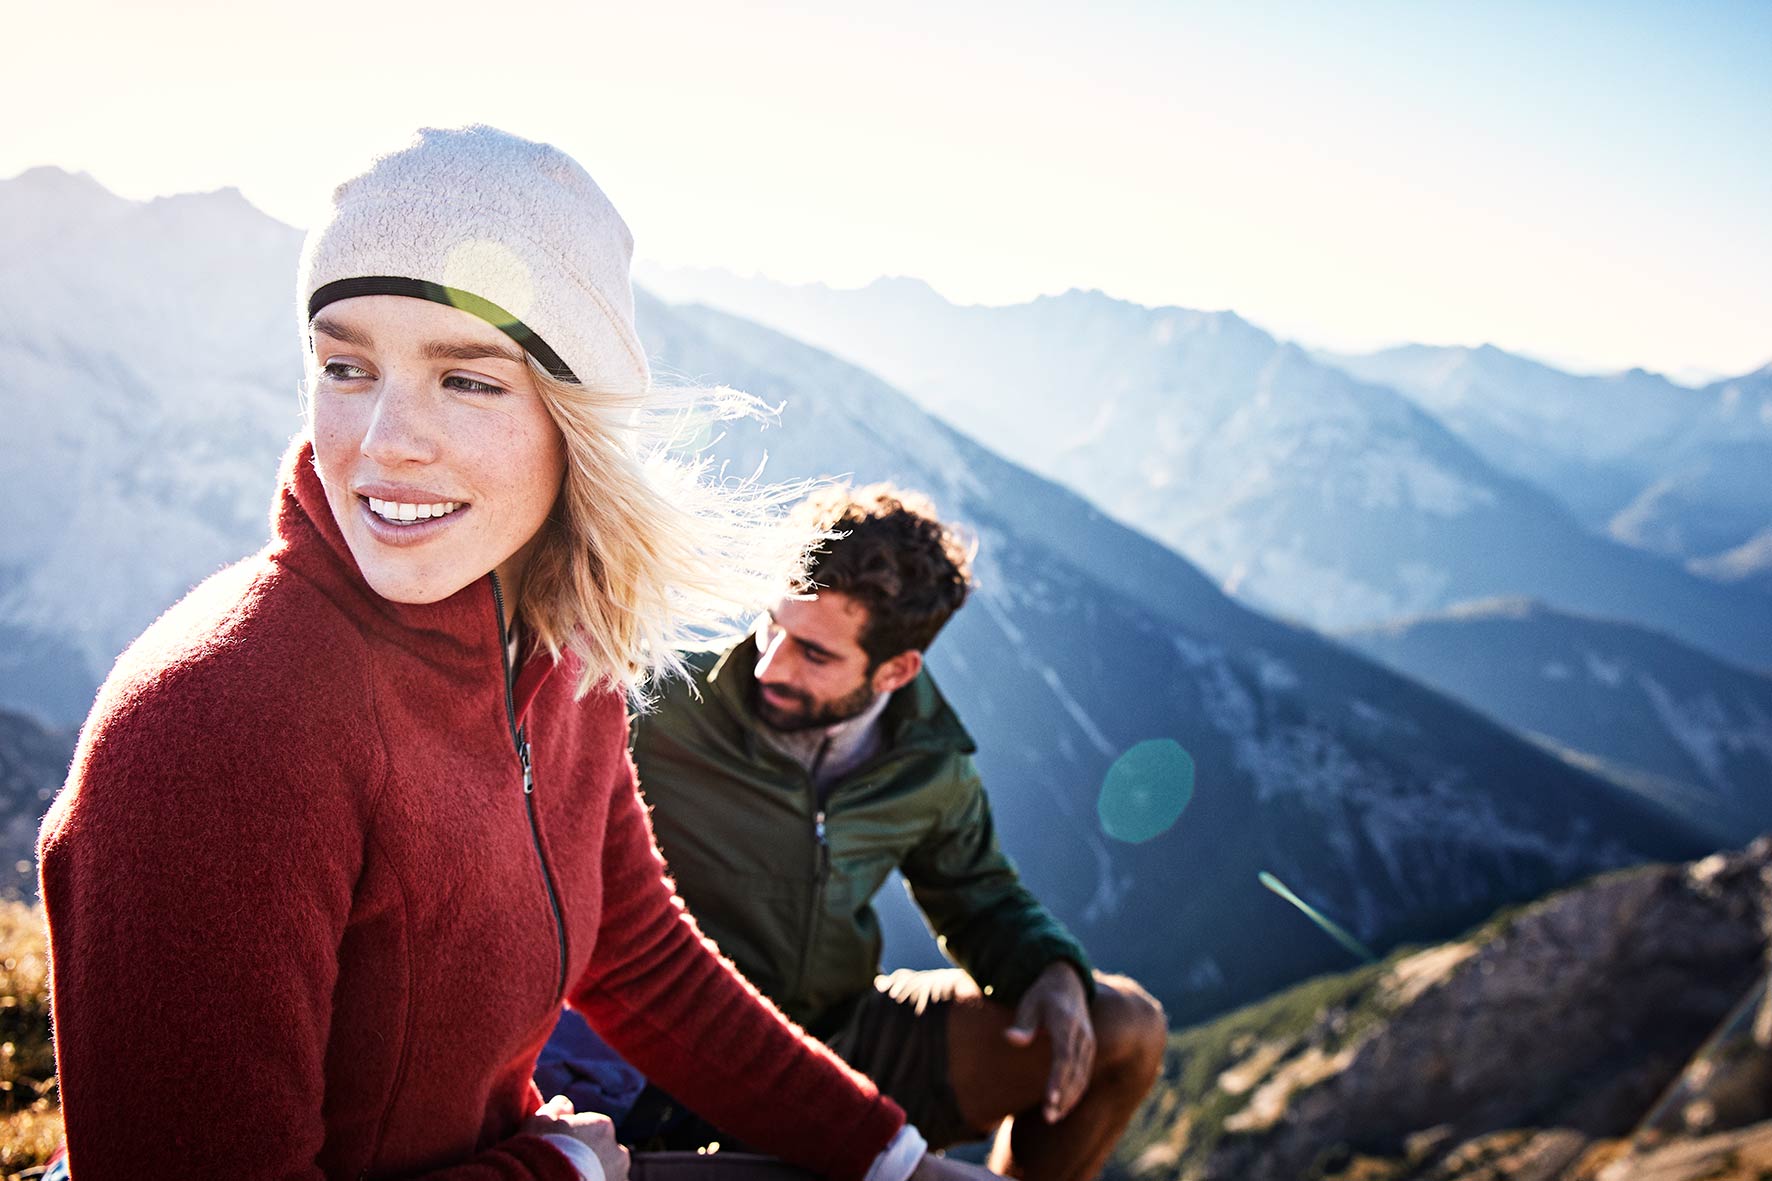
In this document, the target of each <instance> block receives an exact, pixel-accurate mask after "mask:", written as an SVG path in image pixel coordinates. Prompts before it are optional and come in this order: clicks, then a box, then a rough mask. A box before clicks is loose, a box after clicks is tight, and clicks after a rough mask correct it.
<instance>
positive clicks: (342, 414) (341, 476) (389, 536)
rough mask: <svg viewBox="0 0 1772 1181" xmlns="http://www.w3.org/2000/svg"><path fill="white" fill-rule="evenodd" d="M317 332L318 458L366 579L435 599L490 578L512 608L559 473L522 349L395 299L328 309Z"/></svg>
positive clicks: (440, 312)
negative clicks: (499, 584)
mask: <svg viewBox="0 0 1772 1181" xmlns="http://www.w3.org/2000/svg"><path fill="white" fill-rule="evenodd" d="M312 335H313V349H314V360H315V369H316V371H317V378H316V381H315V385H314V393H313V408H312V415H313V424H312V425H313V434H314V455H315V458H316V461H317V467H318V469H319V472H320V481H321V483H322V484H323V485H324V486H325V488H326V500H327V503H328V504H330V505H331V506H332V515H333V516H334V518H336V519H337V521H338V524H339V528H340V529H341V530H342V531H343V533H344V536H345V542H346V543H347V544H348V545H349V546H350V548H351V554H352V556H353V557H355V558H356V559H357V565H358V566H359V567H361V568H362V570H363V576H364V577H365V578H366V579H368V581H369V585H370V586H371V587H373V588H374V589H375V591H376V593H377V594H379V595H381V596H382V597H384V598H387V599H391V600H393V601H394V602H397V603H434V602H436V601H438V600H439V599H446V598H448V597H449V596H450V595H452V594H454V593H455V592H456V591H458V590H460V589H461V588H462V587H464V586H467V585H468V584H469V583H470V582H473V581H474V580H475V579H477V578H483V577H485V576H486V574H487V572H488V571H491V570H497V571H498V573H499V579H500V581H501V582H503V583H504V584H505V589H506V596H507V602H510V601H512V600H514V598H515V592H516V588H517V586H518V585H519V584H520V582H521V579H522V574H523V567H524V565H525V564H526V562H527V560H528V557H529V553H530V551H531V549H532V548H533V544H532V543H533V542H534V541H535V540H536V538H537V536H538V535H539V533H540V531H541V528H542V525H543V524H544V523H545V522H546V521H547V518H548V514H549V512H550V511H551V510H552V509H553V506H554V501H555V499H556V498H557V497H558V495H559V492H560V481H561V478H562V476H563V475H564V473H565V471H566V448H565V443H564V441H563V440H562V439H561V436H560V431H559V429H558V428H556V427H555V426H554V424H553V421H552V420H551V419H550V418H549V417H548V412H547V409H546V407H544V406H543V404H542V400H541V395H540V393H539V391H537V389H536V387H535V383H534V381H533V380H532V379H531V377H530V372H529V365H528V363H527V362H526V361H525V360H524V356H523V351H522V348H521V347H520V346H519V345H517V344H516V342H514V341H512V340H511V338H510V337H508V336H506V335H505V334H504V333H502V332H500V331H499V330H498V329H496V328H494V327H493V326H492V325H490V324H488V323H486V322H485V321H484V320H481V319H480V318H479V317H477V316H473V315H470V314H469V313H467V312H464V311H461V310H460V309H459V308H452V307H447V306H445V305H443V304H438V303H432V302H430V301H429V300H424V299H413V298H408V297H406V296H401V295H363V296H358V297H357V298H355V299H343V300H339V301H338V302H337V303H332V304H328V305H327V306H326V307H324V308H322V309H321V311H320V313H319V314H318V315H317V316H315V317H314V322H313V333H312Z"/></svg>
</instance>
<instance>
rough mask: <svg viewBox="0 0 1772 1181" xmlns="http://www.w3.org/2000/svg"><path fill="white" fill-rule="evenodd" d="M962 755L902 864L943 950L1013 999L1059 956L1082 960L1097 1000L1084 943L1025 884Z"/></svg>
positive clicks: (1087, 987) (993, 991)
mask: <svg viewBox="0 0 1772 1181" xmlns="http://www.w3.org/2000/svg"><path fill="white" fill-rule="evenodd" d="M957 759H958V763H959V766H958V767H957V768H956V770H955V775H956V778H957V782H958V789H957V791H956V792H955V793H954V796H953V799H952V800H951V801H950V803H949V805H948V807H947V808H945V809H944V811H943V813H942V816H941V819H940V821H939V822H938V823H937V825H936V826H935V828H934V829H933V830H932V831H931V832H930V834H929V835H928V836H927V837H925V838H924V839H923V840H922V841H921V842H920V843H919V844H918V845H917V846H916V847H915V848H914V849H912V850H911V853H910V855H909V856H908V857H906V858H905V860H904V863H903V864H902V865H901V866H900V867H899V868H900V870H901V872H902V873H903V874H904V878H905V883H906V884H907V885H908V886H909V887H910V889H911V894H912V896H913V897H914V898H915V899H916V902H917V905H918V907H919V908H921V909H922V911H923V914H924V916H925V917H926V918H927V919H928V921H929V926H930V928H931V929H932V930H933V931H934V932H935V935H936V938H937V941H938V942H939V943H940V944H941V948H942V950H943V951H944V952H946V953H947V955H948V957H949V958H951V959H952V960H953V961H954V962H955V963H957V964H959V965H960V966H961V967H962V968H965V969H966V971H967V972H968V973H970V974H971V976H972V978H973V979H974V980H976V981H978V983H979V986H980V987H981V988H983V989H985V991H986V992H987V993H988V994H989V995H991V996H993V997H995V998H997V999H998V1000H1002V1001H1005V1002H1007V1003H1009V1004H1014V1003H1015V1002H1016V1001H1017V1000H1019V999H1020V998H1021V994H1022V993H1023V992H1025V991H1026V990H1027V988H1028V986H1029V985H1031V984H1032V983H1033V982H1034V978H1035V977H1036V976H1038V975H1039V974H1040V972H1041V971H1042V970H1043V969H1044V968H1045V967H1046V965H1048V964H1050V963H1052V962H1053V961H1054V960H1066V961H1069V962H1070V963H1072V964H1075V965H1076V967H1077V971H1078V973H1079V975H1081V977H1082V979H1083V989H1084V991H1085V992H1086V993H1087V994H1088V996H1089V997H1090V999H1092V1000H1093V999H1094V996H1095V978H1094V975H1093V974H1092V972H1091V971H1090V965H1089V957H1088V956H1087V955H1086V954H1085V953H1084V951H1083V946H1082V944H1080V943H1078V942H1077V940H1076V938H1075V937H1074V936H1072V935H1071V933H1070V932H1069V931H1068V930H1066V929H1065V927H1064V924H1062V923H1060V922H1059V921H1058V919H1057V918H1055V917H1053V915H1052V913H1051V912H1050V911H1048V910H1047V909H1046V908H1045V907H1043V906H1041V905H1040V903H1039V901H1038V900H1037V899H1035V898H1034V896H1033V894H1031V893H1030V892H1029V891H1028V889H1027V887H1026V886H1024V885H1022V883H1021V877H1020V875H1019V874H1017V873H1016V871H1015V866H1014V864H1013V863H1012V862H1011V861H1010V860H1009V858H1008V856H1007V855H1005V854H1004V852H1003V850H1002V849H1001V848H1000V847H998V845H997V832H996V826H995V824H994V822H993V821H992V819H991V807H990V801H989V800H987V799H986V798H985V792H984V784H983V783H982V782H981V781H980V780H979V776H978V770H977V768H976V767H975V766H974V765H973V762H972V759H971V757H970V756H968V755H959V756H957Z"/></svg>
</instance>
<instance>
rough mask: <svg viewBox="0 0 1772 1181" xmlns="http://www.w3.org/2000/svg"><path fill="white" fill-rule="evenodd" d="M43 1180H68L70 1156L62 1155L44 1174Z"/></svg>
mask: <svg viewBox="0 0 1772 1181" xmlns="http://www.w3.org/2000/svg"><path fill="white" fill-rule="evenodd" d="M42 1181H68V1158H67V1157H65V1156H64V1157H62V1158H61V1159H60V1160H58V1161H56V1162H55V1163H54V1164H53V1165H50V1166H49V1170H48V1171H47V1172H45V1173H44V1174H43V1177H42Z"/></svg>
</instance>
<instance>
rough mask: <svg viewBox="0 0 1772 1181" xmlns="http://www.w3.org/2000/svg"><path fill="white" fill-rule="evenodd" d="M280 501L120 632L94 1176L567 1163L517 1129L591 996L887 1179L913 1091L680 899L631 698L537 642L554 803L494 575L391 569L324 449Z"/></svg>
mask: <svg viewBox="0 0 1772 1181" xmlns="http://www.w3.org/2000/svg"><path fill="white" fill-rule="evenodd" d="M272 528H273V533H272V540H271V543H270V545H269V546H268V547H267V548H266V549H265V550H264V551H262V552H261V553H259V554H258V555H256V556H255V557H253V558H250V559H248V560H246V561H244V562H242V563H240V564H238V565H236V566H233V567H231V568H229V569H227V570H224V571H222V572H221V573H220V574H217V575H216V576H214V577H213V578H211V579H209V580H208V581H207V582H205V583H204V584H203V585H202V586H200V587H198V588H197V589H196V590H194V591H192V592H191V594H190V595H189V596H187V597H186V598H185V599H184V600H183V601H182V602H181V603H179V604H178V605H177V606H175V607H173V608H172V609H171V610H170V611H168V612H167V613H166V615H165V616H163V617H162V618H161V619H160V620H159V621H158V622H157V623H155V624H154V625H153V627H151V628H150V629H149V630H148V631H147V632H146V634H144V635H143V636H142V637H141V638H140V639H139V640H137V641H136V642H135V644H134V645H133V646H131V648H130V649H129V651H127V652H126V653H124V655H123V656H122V657H121V658H120V659H119V661H118V662H117V667H116V669H115V670H113V672H112V673H111V676H110V678H109V679H108V680H107V681H106V683H105V686H104V688H103V689H102V690H101V691H100V693H99V697H98V701H97V703H96V704H95V705H94V707H93V712H92V716H91V717H90V718H89V719H88V721H87V723H86V727H85V729H84V730H83V731H82V733H81V737H80V745H79V750H78V752H77V754H76V755H75V759H74V766H73V770H72V773H71V774H70V777H69V779H68V784H67V786H66V788H65V789H64V790H63V792H62V794H61V795H60V797H59V798H57V800H56V802H55V805H54V807H53V808H52V809H51V811H50V814H49V816H48V818H47V819H46V820H45V822H44V828H43V833H42V837H41V841H40V849H39V852H40V855H41V859H42V885H43V898H44V901H45V903H46V904H47V907H48V912H49V932H50V960H51V989H52V997H53V1006H54V1021H55V1033H56V1055H57V1066H58V1070H59V1077H60V1082H61V1095H62V1107H63V1113H64V1116H65V1119H66V1127H67V1143H68V1148H69V1153H70V1164H71V1165H72V1168H73V1171H74V1175H75V1176H76V1177H78V1178H79V1181H108V1179H110V1178H141V1177H145V1176H178V1177H216V1178H228V1179H229V1181H247V1179H255V1178H317V1177H329V1178H345V1177H349V1178H359V1177H396V1176H398V1177H413V1176H423V1177H434V1178H447V1179H449V1181H479V1179H488V1181H490V1179H492V1178H499V1179H506V1178H542V1179H544V1181H574V1178H575V1173H574V1170H573V1169H572V1167H571V1166H570V1165H569V1164H568V1162H567V1161H566V1158H565V1157H564V1155H563V1154H561V1153H560V1152H558V1151H557V1150H556V1149H555V1148H554V1147H553V1146H552V1145H550V1144H547V1143H546V1142H545V1141H543V1140H541V1139H539V1138H536V1137H533V1136H527V1135H519V1134H518V1127H519V1125H520V1124H521V1123H522V1121H523V1119H524V1118H525V1117H526V1116H527V1115H529V1114H530V1113H531V1112H533V1111H534V1110H535V1108H536V1106H537V1105H538V1103H539V1099H540V1097H539V1096H538V1095H537V1094H536V1092H535V1088H534V1086H533V1085H532V1084H531V1082H530V1072H531V1070H532V1068H533V1067H534V1064H535V1057H536V1053H537V1052H538V1050H539V1049H540V1047H541V1045H542V1043H543V1041H545V1040H546V1038H547V1036H548V1031H549V1030H550V1029H551V1028H552V1027H553V1024H554V1019H555V1016H556V1014H557V1012H558V1009H559V1007H560V1004H561V1002H562V1001H563V1000H569V1001H570V1002H571V1003H572V1004H573V1005H574V1006H575V1007H576V1008H578V1009H580V1010H581V1011H582V1012H583V1013H584V1014H585V1015H586V1017H587V1018H588V1019H589V1020H590V1022H591V1024H592V1025H593V1026H595V1027H596V1029H597V1030H598V1031H599V1032H600V1033H601V1034H602V1035H603V1036H604V1037H605V1038H606V1039H607V1040H608V1041H609V1042H610V1044H611V1045H613V1046H614V1047H615V1048H616V1049H617V1050H618V1051H619V1052H620V1053H621V1054H622V1056H623V1057H624V1058H627V1059H628V1060H629V1061H631V1062H633V1063H634V1064H635V1065H636V1066H638V1067H639V1068H640V1069H641V1070H642V1071H644V1072H645V1073H646V1074H647V1075H648V1076H649V1077H651V1078H653V1079H656V1080H657V1081H658V1082H659V1083H660V1085H662V1086H664V1087H665V1088H666V1089H668V1090H669V1091H670V1092H671V1093H672V1094H674V1095H676V1096H677V1097H678V1098H679V1099H681V1100H682V1101H683V1102H685V1103H687V1104H689V1105H690V1106H691V1107H693V1108H694V1109H695V1110H696V1111H698V1112H700V1113H701V1114H703V1115H704V1116H706V1117H708V1118H710V1119H712V1120H714V1121H715V1122H717V1123H718V1124H720V1125H721V1126H722V1127H725V1128H726V1129H727V1130H729V1131H730V1132H731V1133H732V1134H734V1135H736V1136H738V1137H741V1138H742V1139H743V1140H744V1141H746V1142H747V1143H750V1144H754V1145H756V1146H758V1147H760V1148H763V1149H766V1150H770V1151H773V1152H776V1153H778V1154H780V1155H781V1156H783V1157H785V1158H787V1159H789V1160H793V1161H795V1162H797V1163H800V1164H804V1165H807V1166H809V1167H811V1168H813V1169H815V1170H817V1171H819V1172H821V1173H824V1174H827V1175H828V1176H831V1177H834V1178H840V1179H849V1181H853V1179H856V1178H860V1177H862V1176H863V1175H864V1174H865V1173H866V1171H867V1169H868V1166H869V1164H870V1163H871V1162H872V1160H873V1158H874V1156H875V1154H876V1153H878V1152H879V1151H880V1150H881V1149H882V1148H883V1147H885V1145H886V1144H887V1142H888V1141H889V1140H890V1139H891V1138H892V1136H893V1134H894V1133H895V1132H896V1130H897V1129H898V1127H899V1126H900V1125H901V1124H902V1123H903V1120H904V1117H903V1114H902V1113H901V1112H900V1111H899V1110H898V1108H897V1107H896V1106H895V1105H894V1104H893V1103H892V1101H891V1100H889V1099H886V1098H884V1097H882V1096H881V1095H880V1094H879V1093H878V1092H877V1091H876V1090H875V1088H874V1086H873V1084H872V1083H870V1082H869V1081H868V1080H867V1079H866V1078H864V1077H863V1076H861V1075H859V1074H856V1073H855V1072H854V1071H852V1070H850V1069H849V1068H848V1067H846V1066H844V1065H843V1064H842V1063H841V1062H839V1061H838V1060H837V1059H835V1058H834V1057H832V1056H831V1055H830V1053H829V1052H828V1051H826V1050H825V1049H824V1048H823V1047H821V1046H818V1045H817V1043H814V1042H808V1041H806V1040H804V1039H803V1038H802V1037H801V1036H800V1035H799V1033H798V1032H797V1031H796V1030H795V1029H794V1028H793V1027H792V1026H791V1025H789V1024H788V1022H787V1021H786V1020H785V1019H783V1018H782V1017H781V1016H780V1014H779V1013H777V1012H776V1011H775V1010H774V1009H773V1008H770V1007H769V1006H768V1005H767V1002H764V1001H763V1000H762V999H761V998H760V997H759V996H758V994H757V993H756V991H755V990H754V989H752V988H751V987H750V986H749V985H748V984H746V983H745V982H744V981H743V979H742V978H741V977H739V976H738V975H737V974H736V973H735V972H733V971H732V969H731V968H730V967H729V966H728V965H727V964H725V963H724V961H722V960H720V959H719V958H718V957H717V955H716V954H715V953H714V951H713V950H712V947H713V945H712V944H711V943H707V942H705V941H703V940H702V939H701V938H700V936H699V934H698V932H697V930H696V928H695V926H694V923H693V922H692V921H691V920H690V918H689V917H688V915H687V914H686V913H685V912H684V911H683V909H682V905H681V903H679V902H678V901H677V900H676V899H675V898H673V897H672V894H671V889H670V885H669V883H668V882H667V881H666V880H665V877H664V865H663V862H662V861H661V860H660V858H659V856H658V853H657V850H656V849H655V847H654V845H653V842H652V835H651V828H650V826H649V823H648V820H647V816H646V811H645V809H644V807H643V806H642V804H641V802H640V801H639V799H638V797H637V795H636V792H635V783H634V771H633V766H632V764H631V763H630V761H629V759H628V757H627V717H626V709H625V703H624V701H623V699H622V698H621V697H620V696H619V695H618V694H617V693H615V692H613V691H599V692H596V693H593V694H592V695H591V696H590V697H588V698H586V699H585V700H583V701H581V702H574V701H573V699H572V690H573V684H574V680H575V677H574V670H573V669H572V668H571V667H569V666H568V667H558V668H556V667H555V664H554V662H553V661H552V660H550V659H549V658H548V657H547V656H546V655H545V653H544V654H541V655H538V656H534V657H532V658H531V659H529V660H528V661H527V662H526V663H525V664H524V665H523V667H522V669H521V672H520V674H519V675H518V677H517V678H516V685H515V693H514V706H515V710H516V713H517V719H518V721H519V723H520V724H521V725H523V726H524V727H525V731H526V735H527V737H528V739H529V742H530V744H531V748H532V755H531V757H532V763H533V768H534V785H535V786H534V792H533V794H532V795H530V796H527V797H526V796H525V793H524V782H523V772H522V769H521V766H520V764H519V761H518V757H517V754H516V749H515V746H514V744H513V741H512V733H511V726H510V724H509V722H508V720H507V714H506V699H505V680H504V672H503V662H502V659H501V651H500V627H499V617H498V614H497V609H496V607H495V605H494V602H493V593H492V585H491V580H490V579H489V578H488V579H481V580H479V581H478V582H476V583H474V584H473V585H471V586H469V587H467V588H466V589H464V590H462V591H461V592H460V593H458V594H456V595H454V596H453V597H451V598H449V599H447V600H445V601H443V602H440V603H434V604H429V605H423V606H412V605H401V604H396V603H390V602H388V601H387V600H385V599H382V598H380V597H379V596H378V595H376V594H375V593H374V592H373V591H372V590H370V589H369V587H368V585H367V584H366V583H365V582H364V581H363V578H362V575H361V574H360V573H359V571H358V569H357V566H356V563H355V562H354V561H353V560H352V558H351V555H350V551H349V550H348V549H347V548H346V546H345V543H344V540H343V538H342V536H341V535H340V533H339V531H338V527H337V525H336V523H335V522H334V521H333V519H332V516H331V513H330V510H329V509H328V507H327V504H326V499H325V495H324V493H323V491H322V490H321V487H320V483H319V479H318V477H317V476H316V475H315V473H314V470H313V457H312V450H311V448H309V447H308V446H307V445H305V444H303V445H299V446H298V447H297V448H295V449H294V450H293V451H292V452H291V454H290V456H289V457H288V458H287V459H286V460H285V463H284V470H283V480H282V486H281V489H280V493H279V497H278V501H277V504H276V507H275V509H274V510H273V515H272ZM531 805H533V809H534V811H533V817H532V816H531V813H530V806H531ZM550 882H551V885H552V887H553V889H552V897H551V896H550V890H549V884H550ZM556 898H557V900H558V910H557V912H556V907H555V902H554V899H556ZM562 952H563V953H564V962H562Z"/></svg>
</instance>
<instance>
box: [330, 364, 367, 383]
mask: <svg viewBox="0 0 1772 1181" xmlns="http://www.w3.org/2000/svg"><path fill="white" fill-rule="evenodd" d="M320 372H322V373H324V374H325V375H326V376H327V377H328V378H329V379H330V380H332V381H361V380H362V379H363V378H366V377H368V376H369V374H368V372H367V371H365V370H364V369H363V368H362V367H360V366H357V365H353V364H351V363H350V362H349V361H328V362H326V364H324V365H322V366H321V367H320Z"/></svg>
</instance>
